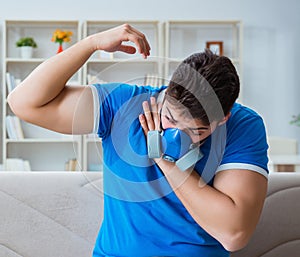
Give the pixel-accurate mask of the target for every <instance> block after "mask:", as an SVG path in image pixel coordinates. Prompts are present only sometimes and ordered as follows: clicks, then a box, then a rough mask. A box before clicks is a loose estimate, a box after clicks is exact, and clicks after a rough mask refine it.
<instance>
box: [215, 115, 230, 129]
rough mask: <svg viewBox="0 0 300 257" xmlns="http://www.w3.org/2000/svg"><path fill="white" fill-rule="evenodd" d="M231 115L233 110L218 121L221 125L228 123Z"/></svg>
mask: <svg viewBox="0 0 300 257" xmlns="http://www.w3.org/2000/svg"><path fill="white" fill-rule="evenodd" d="M230 116H231V112H229V113H228V114H227V115H226V116H225V117H224V118H223V119H222V120H221V121H220V122H219V123H218V126H221V125H223V124H225V123H226V121H228V119H229V118H230Z"/></svg>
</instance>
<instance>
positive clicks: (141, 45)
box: [124, 24, 151, 58]
mask: <svg viewBox="0 0 300 257" xmlns="http://www.w3.org/2000/svg"><path fill="white" fill-rule="evenodd" d="M124 29H125V31H126V33H127V38H128V40H129V41H131V42H133V43H134V44H135V45H136V46H137V48H138V50H139V53H140V54H142V55H143V57H144V58H147V56H149V55H150V49H151V48H150V45H149V42H148V40H147V39H146V37H145V35H144V34H143V33H141V32H140V31H138V30H137V29H135V28H133V27H132V26H130V25H128V24H124Z"/></svg>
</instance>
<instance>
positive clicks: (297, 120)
mask: <svg viewBox="0 0 300 257" xmlns="http://www.w3.org/2000/svg"><path fill="white" fill-rule="evenodd" d="M292 118H293V119H292V120H291V121H290V124H292V125H296V126H298V127H300V114H298V115H293V116H292Z"/></svg>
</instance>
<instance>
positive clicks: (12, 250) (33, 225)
mask: <svg viewBox="0 0 300 257" xmlns="http://www.w3.org/2000/svg"><path fill="white" fill-rule="evenodd" d="M102 199H103V198H102V177H101V173H83V172H70V173H68V172H51V173H50V172H49V173H45V172H28V173H26V172H23V173H22V172H16V173H15V172H0V213H1V215H0V217H1V220H0V257H20V256H22V257H89V256H91V253H92V249H93V244H94V241H95V238H96V236H97V233H98V229H99V226H100V223H101V218H102ZM299 199H300V173H272V174H271V175H270V179H269V192H268V198H267V199H266V202H265V206H264V210H263V214H262V217H261V220H260V223H259V225H258V227H257V230H256V232H255V234H254V236H253V238H252V240H251V241H250V243H249V245H248V246H247V247H246V248H245V249H243V250H241V251H239V252H236V253H233V254H232V257H258V256H263V257H275V256H276V257H286V256H288V257H296V256H299V253H300V200H299ZM134 257H138V256H134ZM184 257H186V256H184Z"/></svg>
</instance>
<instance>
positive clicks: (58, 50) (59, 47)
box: [56, 44, 64, 54]
mask: <svg viewBox="0 0 300 257" xmlns="http://www.w3.org/2000/svg"><path fill="white" fill-rule="evenodd" d="M63 50H64V49H63V47H62V44H59V46H58V49H57V52H56V53H57V54H59V53H61V52H62V51H63Z"/></svg>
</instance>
